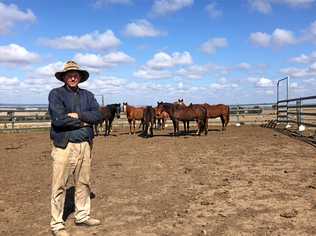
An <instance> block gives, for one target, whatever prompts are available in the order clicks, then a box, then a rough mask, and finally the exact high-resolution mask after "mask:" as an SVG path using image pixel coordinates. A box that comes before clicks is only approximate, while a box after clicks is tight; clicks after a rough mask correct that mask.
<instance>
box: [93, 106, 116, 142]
mask: <svg viewBox="0 0 316 236" xmlns="http://www.w3.org/2000/svg"><path fill="white" fill-rule="evenodd" d="M100 112H101V115H102V121H101V122H100V123H99V124H96V125H95V126H94V130H95V133H96V135H99V131H98V125H101V126H102V124H103V122H104V121H105V130H104V136H107V135H110V133H111V131H112V122H113V120H114V117H115V115H116V118H118V119H119V118H120V113H121V104H119V103H114V104H109V105H106V106H103V107H100Z"/></svg>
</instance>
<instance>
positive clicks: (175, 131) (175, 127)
mask: <svg viewBox="0 0 316 236" xmlns="http://www.w3.org/2000/svg"><path fill="white" fill-rule="evenodd" d="M172 124H173V135H174V136H176V133H177V123H176V120H172Z"/></svg>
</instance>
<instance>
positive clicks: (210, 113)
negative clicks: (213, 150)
mask: <svg viewBox="0 0 316 236" xmlns="http://www.w3.org/2000/svg"><path fill="white" fill-rule="evenodd" d="M203 106H204V107H205V108H206V109H207V117H208V118H217V117H220V118H221V121H222V130H225V128H226V127H227V124H228V122H229V106H227V105H224V104H217V105H209V104H207V103H204V104H203Z"/></svg>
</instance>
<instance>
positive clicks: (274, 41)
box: [249, 28, 297, 47]
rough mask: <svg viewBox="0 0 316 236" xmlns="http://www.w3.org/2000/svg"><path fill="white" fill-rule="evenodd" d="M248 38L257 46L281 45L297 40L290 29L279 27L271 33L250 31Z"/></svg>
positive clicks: (293, 42)
mask: <svg viewBox="0 0 316 236" xmlns="http://www.w3.org/2000/svg"><path fill="white" fill-rule="evenodd" d="M249 38H250V41H251V42H252V43H253V44H254V45H256V46H259V47H269V46H275V47H282V46H285V45H287V44H295V43H296V42H297V39H296V38H295V36H294V34H293V32H292V31H289V30H284V29H279V28H277V29H275V30H274V31H273V33H272V34H271V35H269V34H267V33H263V32H256V33H251V34H250V37H249Z"/></svg>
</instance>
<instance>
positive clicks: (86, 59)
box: [74, 52, 134, 69]
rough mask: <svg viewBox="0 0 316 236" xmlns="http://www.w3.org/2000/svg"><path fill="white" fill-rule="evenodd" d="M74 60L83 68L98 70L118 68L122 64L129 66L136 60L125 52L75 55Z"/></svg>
mask: <svg viewBox="0 0 316 236" xmlns="http://www.w3.org/2000/svg"><path fill="white" fill-rule="evenodd" d="M74 60H75V61H77V62H78V63H79V64H80V65H81V66H83V67H91V68H98V69H102V68H109V67H113V66H118V65H120V64H129V63H133V62H134V59H133V58H132V57H130V56H128V55H127V54H125V53H124V52H111V53H108V54H105V55H99V54H90V53H86V54H82V53H78V54H76V55H75V57H74Z"/></svg>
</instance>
